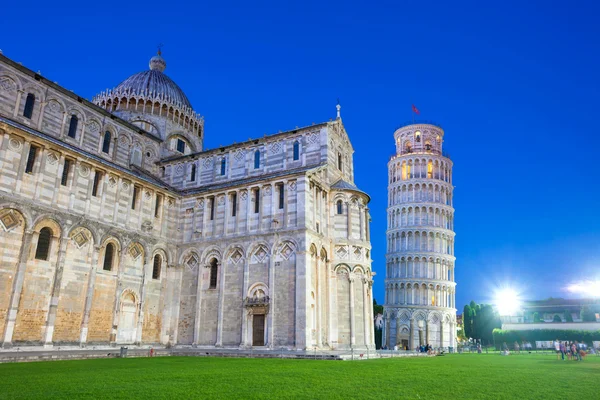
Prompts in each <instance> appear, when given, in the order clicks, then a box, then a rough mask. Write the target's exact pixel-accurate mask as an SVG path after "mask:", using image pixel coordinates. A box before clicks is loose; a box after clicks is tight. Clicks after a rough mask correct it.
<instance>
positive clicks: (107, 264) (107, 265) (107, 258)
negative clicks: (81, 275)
mask: <svg viewBox="0 0 600 400" xmlns="http://www.w3.org/2000/svg"><path fill="white" fill-rule="evenodd" d="M114 254H115V245H114V244H112V243H109V244H107V245H106V249H104V265H103V268H102V269H104V270H105V271H112V267H113V258H114Z"/></svg>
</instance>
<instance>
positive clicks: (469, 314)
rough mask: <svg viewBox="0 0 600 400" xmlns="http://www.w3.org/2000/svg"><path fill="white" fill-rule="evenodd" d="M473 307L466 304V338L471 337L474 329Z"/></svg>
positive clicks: (464, 328) (464, 324)
mask: <svg viewBox="0 0 600 400" xmlns="http://www.w3.org/2000/svg"><path fill="white" fill-rule="evenodd" d="M472 329H473V309H472V308H471V306H470V305H468V304H466V305H465V308H464V309H463V331H464V335H465V337H466V338H470V337H471V335H472V333H473V331H472Z"/></svg>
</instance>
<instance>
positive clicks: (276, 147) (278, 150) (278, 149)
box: [270, 142, 281, 154]
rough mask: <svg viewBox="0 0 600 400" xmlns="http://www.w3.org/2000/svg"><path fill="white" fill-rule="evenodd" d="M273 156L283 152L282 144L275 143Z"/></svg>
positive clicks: (272, 146)
mask: <svg viewBox="0 0 600 400" xmlns="http://www.w3.org/2000/svg"><path fill="white" fill-rule="evenodd" d="M270 150H271V154H278V153H279V152H280V151H281V143H279V142H275V143H273V144H272V145H271V149H270Z"/></svg>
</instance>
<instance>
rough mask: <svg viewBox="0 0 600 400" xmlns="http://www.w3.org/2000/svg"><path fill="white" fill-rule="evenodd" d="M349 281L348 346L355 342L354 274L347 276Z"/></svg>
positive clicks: (353, 344)
mask: <svg viewBox="0 0 600 400" xmlns="http://www.w3.org/2000/svg"><path fill="white" fill-rule="evenodd" d="M348 281H349V282H350V347H354V346H355V344H356V321H355V312H354V276H352V273H350V276H349V277H348Z"/></svg>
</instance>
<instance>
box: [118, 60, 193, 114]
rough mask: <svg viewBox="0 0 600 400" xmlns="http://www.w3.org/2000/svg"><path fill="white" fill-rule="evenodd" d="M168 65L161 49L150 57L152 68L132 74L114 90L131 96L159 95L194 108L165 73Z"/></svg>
mask: <svg viewBox="0 0 600 400" xmlns="http://www.w3.org/2000/svg"><path fill="white" fill-rule="evenodd" d="M166 67H167V63H166V61H165V59H164V58H163V57H162V56H161V52H160V50H159V52H158V54H157V55H155V56H154V57H152V58H151V59H150V70H148V71H142V72H138V73H137V74H134V75H131V76H130V77H129V78H127V79H125V80H124V81H123V82H121V83H120V84H118V85H117V87H115V89H114V92H117V93H124V94H127V95H130V96H146V97H151V98H156V97H159V98H162V99H164V100H165V101H166V102H168V103H171V104H174V105H177V106H179V107H181V106H185V107H189V108H190V109H192V104H191V103H190V101H189V100H188V98H187V96H186V95H185V93H183V90H181V88H180V87H179V86H178V85H177V84H176V83H175V82H173V80H172V79H171V78H169V77H168V76H167V75H165V74H164V73H163V71H164V70H165V68H166Z"/></svg>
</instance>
